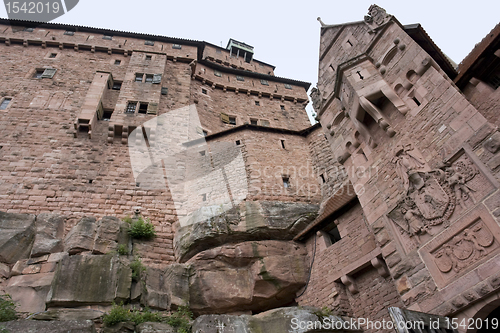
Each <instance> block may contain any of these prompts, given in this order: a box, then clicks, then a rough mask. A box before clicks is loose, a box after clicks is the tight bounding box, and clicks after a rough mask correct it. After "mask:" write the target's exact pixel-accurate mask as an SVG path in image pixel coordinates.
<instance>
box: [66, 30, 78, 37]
mask: <svg viewBox="0 0 500 333" xmlns="http://www.w3.org/2000/svg"><path fill="white" fill-rule="evenodd" d="M64 34H65V35H67V36H74V35H75V32H74V31H69V30H66V31H65V32H64Z"/></svg>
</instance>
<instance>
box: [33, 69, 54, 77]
mask: <svg viewBox="0 0 500 333" xmlns="http://www.w3.org/2000/svg"><path fill="white" fill-rule="evenodd" d="M56 71H57V69H55V68H45V69H43V68H37V69H36V70H35V73H34V74H33V78H35V79H45V78H47V79H51V78H52V77H53V76H54V74H55V73H56Z"/></svg>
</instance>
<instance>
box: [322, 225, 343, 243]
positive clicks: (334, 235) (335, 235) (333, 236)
mask: <svg viewBox="0 0 500 333" xmlns="http://www.w3.org/2000/svg"><path fill="white" fill-rule="evenodd" d="M328 229H329V230H328ZM325 232H326V234H327V235H328V237H330V242H331V243H332V244H335V243H337V242H338V241H339V240H341V239H342V237H340V233H339V229H338V228H337V225H336V224H335V223H332V224H331V225H330V226H328V227H327V228H326V229H325Z"/></svg>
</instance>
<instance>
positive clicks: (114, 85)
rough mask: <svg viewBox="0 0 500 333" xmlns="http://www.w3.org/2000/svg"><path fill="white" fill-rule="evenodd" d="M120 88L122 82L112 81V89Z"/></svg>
mask: <svg viewBox="0 0 500 333" xmlns="http://www.w3.org/2000/svg"><path fill="white" fill-rule="evenodd" d="M121 88H122V83H121V82H113V87H112V88H111V89H113V90H120V89H121Z"/></svg>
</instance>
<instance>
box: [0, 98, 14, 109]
mask: <svg viewBox="0 0 500 333" xmlns="http://www.w3.org/2000/svg"><path fill="white" fill-rule="evenodd" d="M10 101H12V98H4V99H3V100H2V103H0V110H5V109H7V107H8V106H9V104H10Z"/></svg>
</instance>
